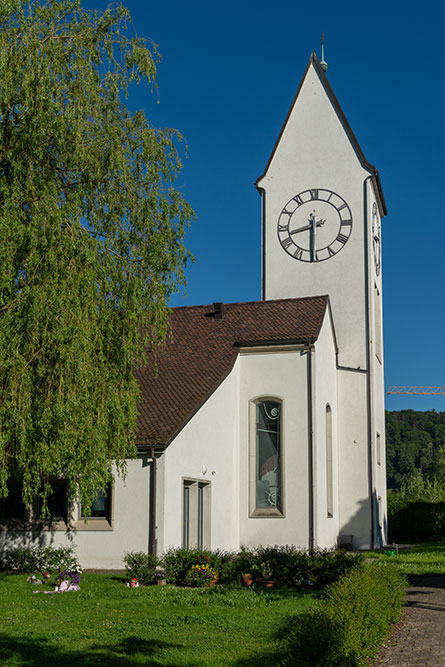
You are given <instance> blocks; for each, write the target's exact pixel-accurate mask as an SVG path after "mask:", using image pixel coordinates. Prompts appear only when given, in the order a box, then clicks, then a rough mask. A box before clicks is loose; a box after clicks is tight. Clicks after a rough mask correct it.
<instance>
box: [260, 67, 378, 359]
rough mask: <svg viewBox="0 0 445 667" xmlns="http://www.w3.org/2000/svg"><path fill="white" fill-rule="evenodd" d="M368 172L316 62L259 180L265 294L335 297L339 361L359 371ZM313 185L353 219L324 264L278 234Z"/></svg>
mask: <svg viewBox="0 0 445 667" xmlns="http://www.w3.org/2000/svg"><path fill="white" fill-rule="evenodd" d="M367 176H369V172H367V171H366V170H365V169H364V168H363V167H362V166H361V164H360V162H359V160H358V158H357V155H356V153H355V151H354V149H353V146H352V144H351V142H350V140H349V138H348V136H347V134H346V132H345V130H344V128H343V126H342V124H341V122H340V120H339V118H338V116H337V114H336V112H335V110H334V109H333V107H332V104H331V102H330V100H329V98H328V97H327V95H326V92H325V90H324V88H323V86H322V85H321V83H320V79H319V77H318V74H317V73H316V71H315V69H314V67H313V65H312V64H311V65H310V67H309V70H308V73H307V76H306V79H305V81H304V83H303V86H302V88H301V89H300V92H299V96H298V98H297V100H296V103H295V106H294V108H293V110H292V112H291V115H290V117H289V119H288V121H287V124H286V127H285V129H284V132H283V134H282V136H281V138H280V141H279V144H278V146H277V149H276V152H275V154H274V156H273V158H272V161H271V163H270V165H269V168H268V171H267V173H266V174H265V176H264V177H263V178H262V179H261V180H260V181H259V182H258V185H259V187H260V188H262V189H264V191H265V195H264V198H265V199H264V221H263V224H264V226H265V248H264V260H263V261H264V266H263V271H264V276H263V279H264V284H265V298H266V299H277V298H286V297H298V296H314V295H318V294H329V296H330V298H331V303H332V309H333V312H334V314H335V323H336V324H335V326H336V333H337V339H338V343H339V359H338V363H339V364H340V365H343V366H352V367H354V368H357V367H360V368H365V365H366V330H365V272H364V248H365V242H364V241H365V239H364V220H363V194H364V190H363V182H364V180H365V178H366V177H367ZM310 188H327V189H328V190H331V191H334V192H336V193H337V194H338V195H340V196H341V197H342V198H343V199H345V200H346V202H347V203H348V205H349V207H350V209H351V212H352V216H353V226H352V231H351V235H350V238H349V240H348V242H347V243H346V245H345V246H344V247H343V248H342V249H341V250H340V251H339V252H338V253H337V254H336V255H334V256H333V257H331V258H330V259H327V260H325V261H321V262H302V261H299V260H297V259H295V258H293V257H291V256H290V255H288V253H287V252H285V251H284V249H283V248H282V246H281V245H280V242H279V238H278V233H277V225H278V220H279V217H280V213H281V211H282V210H283V208H284V206H285V205H286V203H287V202H288V201H289V200H290V199H291V198H292V197H294V196H295V195H297V194H299V193H301V192H303V191H304V190H307V189H310ZM314 208H315V209H316V208H317V206H316V204H314ZM309 212H310V208H308V213H309ZM294 238H295V237H294Z"/></svg>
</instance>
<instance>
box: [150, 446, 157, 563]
mask: <svg viewBox="0 0 445 667" xmlns="http://www.w3.org/2000/svg"><path fill="white" fill-rule="evenodd" d="M150 452H151V453H150V456H151V476H150V507H149V512H150V525H149V532H148V553H150V554H155V555H156V482H157V472H158V466H157V461H156V457H155V448H154V447H151V450H150Z"/></svg>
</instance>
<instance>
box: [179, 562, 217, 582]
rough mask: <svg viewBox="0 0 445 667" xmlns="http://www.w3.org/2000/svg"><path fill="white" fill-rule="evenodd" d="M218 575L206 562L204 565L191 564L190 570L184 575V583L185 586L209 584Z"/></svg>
mask: <svg viewBox="0 0 445 667" xmlns="http://www.w3.org/2000/svg"><path fill="white" fill-rule="evenodd" d="M217 579H218V576H217V574H216V572H215V570H212V568H211V567H210V565H209V564H208V563H206V564H205V565H200V564H199V563H197V564H196V565H192V566H191V568H190V570H189V571H188V572H187V574H186V576H185V583H186V585H187V586H196V587H201V586H210V584H212V583H214V582H216V581H217Z"/></svg>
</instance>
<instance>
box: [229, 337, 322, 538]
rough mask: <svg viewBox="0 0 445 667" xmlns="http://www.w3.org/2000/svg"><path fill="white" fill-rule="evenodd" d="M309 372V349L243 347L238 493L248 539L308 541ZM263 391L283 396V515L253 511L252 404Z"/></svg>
mask: <svg viewBox="0 0 445 667" xmlns="http://www.w3.org/2000/svg"><path fill="white" fill-rule="evenodd" d="M307 374H308V362H307V351H303V350H295V349H294V350H292V351H286V350H279V351H276V352H267V353H261V352H257V351H254V350H247V349H246V350H242V351H241V355H240V382H241V387H240V406H241V414H240V456H239V468H240V474H241V475H240V491H239V493H240V543H241V544H243V545H246V546H257V545H258V544H270V545H273V544H282V545H284V544H294V545H296V546H299V547H303V548H307V547H308V544H309V543H308V540H309V534H308V519H309V517H308V512H309V508H308V426H307V424H308V403H307V398H308V397H307ZM261 397H277V398H279V399H280V400H281V401H282V456H283V496H284V497H283V509H284V513H283V514H284V515H283V516H282V517H258V516H255V517H250V516H249V486H248V480H249V435H250V433H249V429H250V428H251V426H250V424H249V404H250V402H251V401H252V400H254V399H258V398H261ZM253 428H254V425H253Z"/></svg>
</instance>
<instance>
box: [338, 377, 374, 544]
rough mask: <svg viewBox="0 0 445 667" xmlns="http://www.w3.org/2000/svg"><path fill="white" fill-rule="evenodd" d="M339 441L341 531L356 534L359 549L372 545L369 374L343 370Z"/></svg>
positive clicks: (354, 536)
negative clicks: (368, 413) (368, 414)
mask: <svg viewBox="0 0 445 667" xmlns="http://www.w3.org/2000/svg"><path fill="white" fill-rule="evenodd" d="M337 378H338V380H337V386H338V402H339V406H341V407H339V415H338V441H339V488H340V526H339V532H340V534H341V535H352V536H353V545H354V547H355V548H358V549H367V548H369V546H370V535H371V514H370V506H369V474H368V472H369V471H368V421H367V418H366V414H367V390H366V384H367V376H366V373H365V372H359V371H344V370H339V371H338V375H337Z"/></svg>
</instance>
